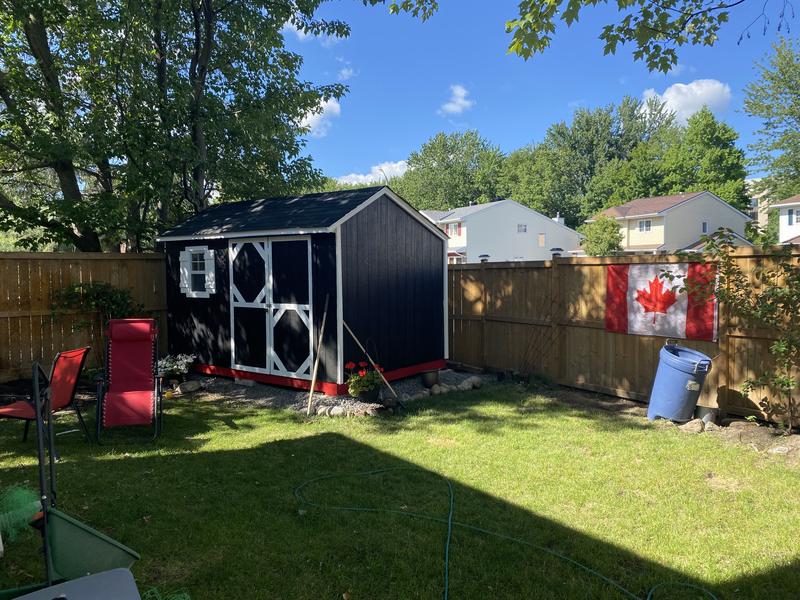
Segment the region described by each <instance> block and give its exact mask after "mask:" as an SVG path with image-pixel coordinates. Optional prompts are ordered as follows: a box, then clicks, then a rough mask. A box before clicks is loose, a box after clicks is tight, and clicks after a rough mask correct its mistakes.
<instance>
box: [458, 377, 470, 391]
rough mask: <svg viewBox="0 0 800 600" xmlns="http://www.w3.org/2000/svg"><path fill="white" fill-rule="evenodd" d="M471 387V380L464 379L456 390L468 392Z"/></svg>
mask: <svg viewBox="0 0 800 600" xmlns="http://www.w3.org/2000/svg"><path fill="white" fill-rule="evenodd" d="M471 389H472V382H471V381H470V380H469V379H465V380H464V381H462V382H461V383H459V384H458V390H459V391H461V392H468V391H470V390H471Z"/></svg>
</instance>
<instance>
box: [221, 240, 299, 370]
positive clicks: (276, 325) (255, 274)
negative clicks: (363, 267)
mask: <svg viewBox="0 0 800 600" xmlns="http://www.w3.org/2000/svg"><path fill="white" fill-rule="evenodd" d="M229 267H230V291H231V294H230V309H231V363H232V366H233V368H234V369H240V370H244V371H251V372H255V373H265V374H271V375H281V376H284V377H294V378H300V379H310V377H311V365H312V362H313V350H312V348H313V344H312V341H313V340H312V335H313V327H312V323H313V310H312V300H311V299H312V282H311V240H310V239H309V238H308V237H307V236H302V237H300V236H293V237H285V238H280V239H277V238H272V239H270V238H261V239H240V240H231V242H230V243H229Z"/></svg>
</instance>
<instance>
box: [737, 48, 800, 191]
mask: <svg viewBox="0 0 800 600" xmlns="http://www.w3.org/2000/svg"><path fill="white" fill-rule="evenodd" d="M773 50H774V54H773V55H772V56H771V57H770V58H769V60H768V61H767V62H766V63H763V62H762V63H759V64H758V65H757V69H758V78H757V79H756V80H755V81H754V82H753V83H751V84H750V85H748V86H747V87H746V88H745V93H746V98H745V101H744V109H745V112H746V113H747V114H748V115H750V116H752V117H757V118H759V119H761V122H762V125H761V128H760V129H759V130H758V131H757V136H758V139H757V141H756V142H755V143H754V144H753V145H752V146H751V147H750V148H751V150H752V151H753V153H754V159H753V164H754V166H756V167H757V168H759V169H763V170H764V171H766V173H767V174H766V176H765V177H764V178H763V179H762V180H761V182H759V187H760V190H762V191H767V192H768V193H769V197H770V199H772V200H783V199H785V198H789V197H791V196H794V195H795V194H800V94H798V90H800V44H798V43H797V42H796V41H793V40H788V39H782V40H781V41H780V42H779V43H777V44H775V45H774V46H773Z"/></svg>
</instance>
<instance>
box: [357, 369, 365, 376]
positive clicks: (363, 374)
mask: <svg viewBox="0 0 800 600" xmlns="http://www.w3.org/2000/svg"><path fill="white" fill-rule="evenodd" d="M366 374H367V370H366V369H361V370H360V371H359V372H358V376H359V377H364V376H366Z"/></svg>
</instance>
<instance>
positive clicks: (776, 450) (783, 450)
mask: <svg viewBox="0 0 800 600" xmlns="http://www.w3.org/2000/svg"><path fill="white" fill-rule="evenodd" d="M767 452H768V453H769V454H789V446H774V447H772V448H770V449H769V450H767Z"/></svg>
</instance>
